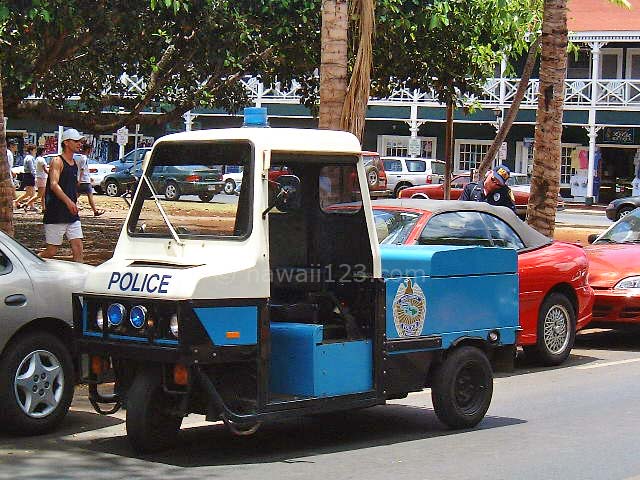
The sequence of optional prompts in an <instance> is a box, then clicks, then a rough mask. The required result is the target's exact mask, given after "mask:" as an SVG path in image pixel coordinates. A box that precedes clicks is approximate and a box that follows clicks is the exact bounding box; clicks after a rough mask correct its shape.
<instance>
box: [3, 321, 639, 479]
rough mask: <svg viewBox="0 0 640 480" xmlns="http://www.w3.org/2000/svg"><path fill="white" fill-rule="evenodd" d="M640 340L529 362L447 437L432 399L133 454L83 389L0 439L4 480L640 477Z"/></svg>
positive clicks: (121, 431)
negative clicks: (33, 434) (473, 421)
mask: <svg viewBox="0 0 640 480" xmlns="http://www.w3.org/2000/svg"><path fill="white" fill-rule="evenodd" d="M638 398H640V335H639V334H638V333H637V332H631V333H616V332H607V331H588V332H586V333H583V334H581V335H579V336H578V345H577V348H575V349H574V351H573V354H572V356H571V358H570V360H569V361H568V362H567V363H566V364H565V365H563V366H561V367H558V368H547V369H541V368H537V367H533V366H530V365H528V364H527V363H526V361H525V360H520V361H519V362H518V367H517V369H516V371H515V372H513V373H511V374H505V375H500V376H499V377H498V378H497V379H496V381H495V389H494V397H493V402H492V405H491V408H490V410H489V412H488V414H487V417H486V418H485V420H484V421H483V422H482V423H481V424H480V426H479V427H478V428H476V429H474V430H469V431H455V432H454V431H448V430H446V429H444V427H443V426H442V425H441V424H440V423H439V422H438V420H437V419H436V417H435V414H434V413H433V410H432V406H431V400H430V395H429V392H428V391H425V392H422V393H418V394H412V395H410V396H409V397H408V398H406V399H403V400H397V401H393V402H391V403H390V404H389V405H387V406H384V407H376V408H372V409H368V410H361V411H356V412H349V413H347V414H336V415H323V416H321V417H309V418H304V419H301V420H296V421H289V422H280V423H276V424H268V425H265V426H263V428H261V429H260V430H259V431H258V433H257V434H256V435H255V436H253V437H234V436H232V435H231V434H229V433H228V432H227V431H226V429H225V428H224V427H223V426H222V425H220V424H209V423H205V422H204V421H203V418H202V417H199V416H190V417H188V418H187V419H186V420H185V422H184V424H183V431H182V432H181V434H180V437H179V438H180V442H179V445H178V446H177V447H176V448H175V449H172V450H170V451H167V452H165V453H163V454H155V455H149V456H142V457H139V456H136V455H135V454H134V453H133V452H132V450H131V449H130V447H129V444H128V442H127V439H126V436H125V426H124V420H123V419H124V413H123V412H119V413H118V414H117V415H116V416H113V417H101V416H99V415H97V414H94V413H92V410H91V407H90V405H89V404H88V402H87V399H86V394H85V391H84V390H83V389H79V390H78V392H77V394H76V398H75V400H74V403H73V407H72V410H71V412H70V414H69V416H68V418H67V420H66V421H65V423H64V425H63V428H62V429H60V430H59V431H58V432H56V433H54V434H51V435H47V436H43V437H37V438H13V437H8V436H2V435H1V434H0V464H1V466H0V478H3V479H4V478H7V479H26V478H29V479H33V478H47V479H51V478H70V479H76V478H77V479H82V480H86V479H103V478H104V479H107V478H109V479H112V478H123V479H124V478H127V479H131V478H144V479H147V478H154V479H157V478H172V479H187V478H188V479H193V478H224V479H234V478H238V479H243V480H245V479H253V478H256V479H257V478H260V479H271V478H273V479H300V478H305V479H309V480H314V479H322V480H326V479H327V478H332V479H351V478H353V479H363V478H366V479H369V480H373V479H385V480H387V479H388V478H393V479H431V478H433V479H435V478H438V479H454V478H455V479H460V478H465V479H493V480H495V479H513V478H519V479H556V478H558V479H598V480H603V479H631V478H634V477H635V478H638V476H640V456H638V455H637V446H638V443H640V415H639V414H638V401H637V399H638Z"/></svg>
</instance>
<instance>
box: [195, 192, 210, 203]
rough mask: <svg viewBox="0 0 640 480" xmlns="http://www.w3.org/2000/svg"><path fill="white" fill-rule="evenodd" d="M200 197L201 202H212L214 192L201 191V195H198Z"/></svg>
mask: <svg viewBox="0 0 640 480" xmlns="http://www.w3.org/2000/svg"><path fill="white" fill-rule="evenodd" d="M198 198H199V199H200V201H201V202H204V203H207V202H210V201H211V199H212V198H213V193H201V194H200V195H198Z"/></svg>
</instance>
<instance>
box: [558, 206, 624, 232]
mask: <svg viewBox="0 0 640 480" xmlns="http://www.w3.org/2000/svg"><path fill="white" fill-rule="evenodd" d="M612 224H613V222H612V221H611V220H609V219H608V218H607V217H606V215H605V213H604V211H600V210H586V209H585V210H580V209H569V208H567V209H566V210H562V211H560V212H558V213H557V214H556V225H559V226H563V225H567V226H568V225H571V226H580V227H602V229H603V230H604V229H606V228H609V227H610V226H611V225H612Z"/></svg>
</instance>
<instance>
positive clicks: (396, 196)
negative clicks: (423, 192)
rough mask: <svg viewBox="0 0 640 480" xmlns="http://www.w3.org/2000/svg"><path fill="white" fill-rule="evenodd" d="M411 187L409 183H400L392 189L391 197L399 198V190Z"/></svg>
mask: <svg viewBox="0 0 640 480" xmlns="http://www.w3.org/2000/svg"><path fill="white" fill-rule="evenodd" d="M409 187H413V185H411V184H410V183H400V184H398V185H396V188H395V190H394V191H393V198H399V196H400V192H401V191H402V190H404V189H405V188H409Z"/></svg>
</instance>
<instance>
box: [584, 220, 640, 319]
mask: <svg viewBox="0 0 640 480" xmlns="http://www.w3.org/2000/svg"><path fill="white" fill-rule="evenodd" d="M595 237H596V238H593V237H590V238H589V241H590V242H591V243H592V244H591V245H589V246H587V247H585V251H586V252H587V256H588V257H589V283H590V284H591V286H592V287H593V289H594V290H595V293H596V300H595V304H594V306H593V324H592V325H594V326H601V327H618V326H622V325H625V324H626V325H629V324H640V208H636V209H635V210H634V211H632V212H631V213H629V214H627V215H625V216H623V217H621V218H620V220H618V221H617V222H616V223H614V224H613V225H611V227H609V229H608V230H606V231H605V232H604V233H603V234H601V235H599V236H595Z"/></svg>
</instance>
